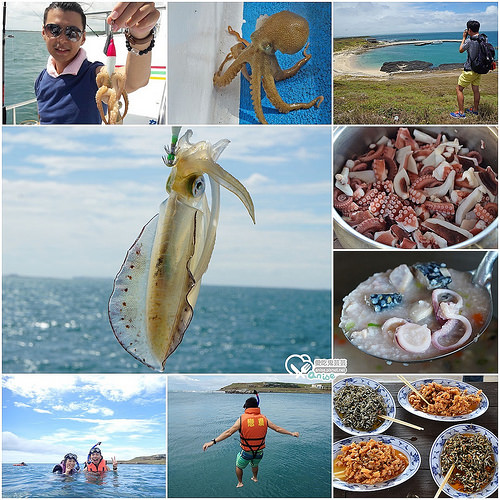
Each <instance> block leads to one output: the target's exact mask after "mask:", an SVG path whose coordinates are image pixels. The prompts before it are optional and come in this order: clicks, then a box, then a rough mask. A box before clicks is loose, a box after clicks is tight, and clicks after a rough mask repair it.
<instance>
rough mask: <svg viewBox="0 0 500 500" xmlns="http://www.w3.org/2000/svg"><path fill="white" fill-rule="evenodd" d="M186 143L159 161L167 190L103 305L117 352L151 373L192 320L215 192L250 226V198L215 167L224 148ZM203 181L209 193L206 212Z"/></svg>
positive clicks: (210, 238)
mask: <svg viewBox="0 0 500 500" xmlns="http://www.w3.org/2000/svg"><path fill="white" fill-rule="evenodd" d="M174 128H175V127H174ZM177 133H178V130H177V131H174V134H173V135H174V136H176V134H177ZM191 136H192V131H191V130H188V131H187V132H186V134H185V135H184V136H183V137H181V138H180V139H179V141H178V143H177V141H176V137H175V139H174V140H173V141H172V146H171V148H170V149H167V148H165V150H166V151H167V156H164V157H163V161H164V162H165V164H166V165H167V166H169V167H172V171H171V173H170V176H169V177H168V180H167V185H166V190H167V192H168V194H169V196H168V198H167V199H166V200H165V201H164V202H163V203H162V204H161V205H160V209H159V214H157V215H155V216H154V217H153V218H152V219H151V220H150V221H149V222H148V223H147V224H146V226H144V228H143V229H142V231H141V233H140V234H139V236H138V238H137V239H136V241H135V242H134V244H133V245H132V247H131V248H130V249H129V250H128V252H127V255H126V257H125V261H124V263H123V265H122V267H121V269H120V271H119V272H118V274H117V276H116V278H115V281H114V288H113V292H112V294H111V297H110V299H109V305H108V314H109V320H110V323H111V327H112V329H113V332H114V334H115V336H116V338H117V339H118V341H119V342H120V344H121V345H122V347H123V348H124V349H125V350H126V351H127V352H128V353H129V354H131V355H132V356H134V357H135V358H136V359H138V360H139V361H140V362H141V363H144V364H145V365H147V366H149V367H150V368H152V369H154V370H158V371H163V370H164V369H165V361H166V359H167V358H168V357H169V356H170V355H171V354H172V353H173V352H174V351H175V349H176V348H177V346H178V345H179V344H180V343H181V341H182V338H183V336H184V332H185V331H186V329H187V328H188V326H189V324H190V322H191V319H192V317H193V309H194V307H195V304H196V299H197V298H198V293H199V290H200V284H201V278H202V276H203V274H204V273H205V271H206V270H207V268H208V264H209V262H210V258H211V256H212V251H213V249H214V245H215V233H216V229H217V222H218V218H219V206H220V186H224V187H225V188H226V189H228V190H229V191H231V192H232V193H234V194H235V195H236V196H237V197H238V198H239V199H240V200H241V201H242V203H243V204H244V205H245V207H246V209H247V211H248V213H249V214H250V217H251V218H252V220H253V221H254V223H255V215H254V206H253V202H252V198H251V197H250V194H249V193H248V191H247V190H246V189H245V187H244V186H243V185H242V184H241V183H240V182H239V181H238V180H237V179H235V178H234V177H233V176H232V175H230V174H229V173H228V172H226V171H225V170H224V169H223V168H222V167H221V166H220V165H219V164H217V163H216V161H217V159H218V157H219V155H220V154H221V153H222V151H223V150H224V149H225V148H226V146H227V145H228V143H229V141H228V140H227V139H223V140H221V141H219V142H217V143H216V144H214V145H212V144H210V143H209V142H206V141H201V142H198V143H196V144H191V143H190V141H189V140H190V138H191ZM174 148H175V149H174ZM204 174H206V175H207V177H208V179H209V181H210V186H211V206H210V207H209V204H208V200H207V196H206V193H205V177H204Z"/></svg>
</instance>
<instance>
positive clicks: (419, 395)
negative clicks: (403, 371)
mask: <svg viewBox="0 0 500 500" xmlns="http://www.w3.org/2000/svg"><path fill="white" fill-rule="evenodd" d="M398 378H399V380H401V382H403V383H404V384H405V385H407V386H408V387H409V388H410V389H411V390H412V391H413V392H414V393H415V394H416V395H417V396H418V397H420V398H421V399H422V400H423V401H424V403H427V404H428V405H429V406H430V403H429V401H427V399H425V398H424V397H423V396H422V394H420V392H418V391H417V389H415V387H413V386H412V385H411V384H410V382H408V380H406V379H405V378H404V377H403V375H398Z"/></svg>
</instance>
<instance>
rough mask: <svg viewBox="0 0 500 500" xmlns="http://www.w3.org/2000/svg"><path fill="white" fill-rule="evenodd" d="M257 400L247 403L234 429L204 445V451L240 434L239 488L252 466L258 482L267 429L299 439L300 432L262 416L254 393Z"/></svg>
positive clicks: (249, 399)
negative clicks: (246, 472) (237, 433)
mask: <svg viewBox="0 0 500 500" xmlns="http://www.w3.org/2000/svg"><path fill="white" fill-rule="evenodd" d="M254 394H255V395H256V396H257V397H256V398H254V397H251V398H248V399H247V400H246V401H245V404H244V405H243V408H244V409H245V413H243V415H241V416H240V417H239V418H238V420H236V422H235V423H234V424H233V426H232V427H230V428H229V429H227V430H225V431H224V432H223V433H222V434H220V435H219V436H217V437H216V438H214V439H212V441H209V442H208V443H205V444H204V445H203V451H205V450H207V449H208V448H210V446H213V445H214V444H217V443H218V442H219V441H223V440H224V439H227V438H228V437H230V436H232V435H233V434H234V433H235V432H236V431H239V433H240V446H241V450H240V452H239V453H238V454H237V455H236V477H237V478H238V484H237V485H236V487H237V488H241V487H242V486H243V469H244V468H245V467H246V466H247V465H248V464H250V466H251V467H252V473H253V475H252V478H251V479H252V481H254V482H255V483H256V482H257V474H258V472H259V463H260V461H261V460H262V457H263V455H264V448H265V446H266V434H267V429H268V428H269V429H272V430H273V431H276V432H279V433H280V434H288V435H290V436H294V437H297V438H298V437H299V433H298V432H290V431H287V430H286V429H283V428H282V427H279V426H277V425H276V424H273V423H272V422H271V421H270V420H268V419H267V418H266V417H265V416H264V415H262V414H261V412H260V408H259V395H258V394H257V391H254Z"/></svg>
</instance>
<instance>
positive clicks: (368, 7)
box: [333, 2, 498, 37]
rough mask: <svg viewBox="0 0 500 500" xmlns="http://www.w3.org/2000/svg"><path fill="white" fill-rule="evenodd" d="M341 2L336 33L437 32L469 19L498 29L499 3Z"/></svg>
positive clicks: (335, 18) (461, 26)
mask: <svg viewBox="0 0 500 500" xmlns="http://www.w3.org/2000/svg"><path fill="white" fill-rule="evenodd" d="M443 5H444V4H443V3H442V2H439V3H437V2H415V3H410V2H408V3H401V2H363V3H360V2H352V3H347V2H339V3H334V9H333V21H334V36H336V37H344V36H356V35H358V36H360V35H390V34H396V33H415V32H418V33H436V32H452V31H456V32H457V36H458V35H460V34H461V33H462V31H463V30H464V26H465V23H466V22H467V20H468V19H477V20H479V21H480V22H481V30H482V31H489V30H493V31H496V30H497V29H498V18H497V7H496V6H495V5H487V6H486V7H485V5H486V4H484V3H481V4H480V5H476V4H475V2H468V3H462V2H460V3H458V4H456V3H455V4H453V3H450V4H448V5H447V6H446V8H444V7H443Z"/></svg>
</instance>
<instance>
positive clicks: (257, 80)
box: [250, 64, 267, 124]
mask: <svg viewBox="0 0 500 500" xmlns="http://www.w3.org/2000/svg"><path fill="white" fill-rule="evenodd" d="M261 79H262V73H261V68H260V66H259V65H258V64H255V65H253V66H252V76H251V81H250V96H251V97H252V103H253V109H254V111H255V115H256V116H257V119H258V120H259V121H260V123H264V124H267V121H266V119H265V118H264V112H263V111H262V95H261Z"/></svg>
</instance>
